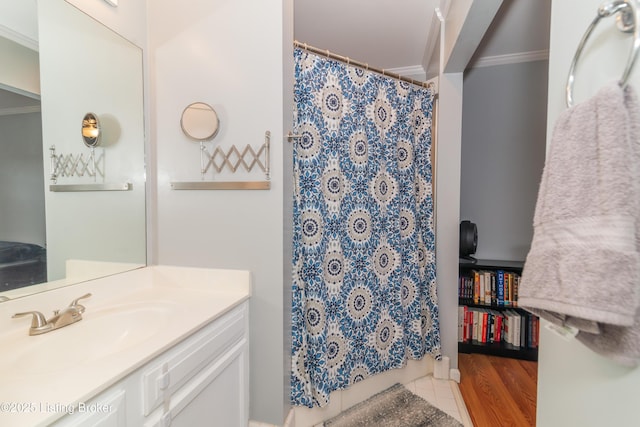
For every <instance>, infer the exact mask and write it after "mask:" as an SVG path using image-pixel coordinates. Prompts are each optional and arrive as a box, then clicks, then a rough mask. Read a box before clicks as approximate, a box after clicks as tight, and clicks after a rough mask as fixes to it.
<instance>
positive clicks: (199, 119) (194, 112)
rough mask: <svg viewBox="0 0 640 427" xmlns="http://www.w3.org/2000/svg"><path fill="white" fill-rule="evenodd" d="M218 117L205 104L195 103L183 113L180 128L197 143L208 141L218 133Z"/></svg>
mask: <svg viewBox="0 0 640 427" xmlns="http://www.w3.org/2000/svg"><path fill="white" fill-rule="evenodd" d="M219 123H220V122H219V121H218V115H217V114H216V112H215V110H214V109H213V108H212V107H211V106H210V105H208V104H205V103H204V102H194V103H193V104H190V105H188V106H187V108H185V109H184V111H183V112H182V118H181V119H180V126H182V131H183V132H184V133H185V135H187V136H188V137H190V138H192V139H195V140H196V141H207V140H210V139H212V138H213V137H214V136H216V133H218V125H219Z"/></svg>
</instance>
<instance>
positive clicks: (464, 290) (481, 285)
mask: <svg viewBox="0 0 640 427" xmlns="http://www.w3.org/2000/svg"><path fill="white" fill-rule="evenodd" d="M519 285H520V275H519V274H518V273H514V272H511V271H506V270H472V271H471V274H470V275H467V276H461V277H460V282H459V283H458V297H459V298H460V302H461V303H464V304H476V305H478V304H479V305H489V306H491V305H493V306H498V307H517V306H518V286H519Z"/></svg>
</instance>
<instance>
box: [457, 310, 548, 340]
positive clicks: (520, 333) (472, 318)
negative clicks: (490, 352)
mask: <svg viewBox="0 0 640 427" xmlns="http://www.w3.org/2000/svg"><path fill="white" fill-rule="evenodd" d="M539 330H540V325H539V319H538V317H536V316H534V315H532V314H529V313H525V312H519V311H516V310H511V309H507V310H502V311H497V310H492V309H489V308H480V307H475V308H474V307H467V306H466V305H462V306H459V307H458V342H468V343H472V344H487V343H506V344H509V345H511V346H513V347H515V348H538V340H539V337H540V335H539V333H540V332H539Z"/></svg>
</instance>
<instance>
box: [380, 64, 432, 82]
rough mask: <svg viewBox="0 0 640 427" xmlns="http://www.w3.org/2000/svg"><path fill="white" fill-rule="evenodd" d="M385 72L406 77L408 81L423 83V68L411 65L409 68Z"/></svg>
mask: <svg viewBox="0 0 640 427" xmlns="http://www.w3.org/2000/svg"><path fill="white" fill-rule="evenodd" d="M385 71H389V72H390V73H394V74H398V75H400V76H403V77H408V78H410V79H414V80H418V81H421V82H423V81H425V80H426V73H425V72H424V68H422V66H421V65H412V66H410V67H398V68H387V69H386V70H385Z"/></svg>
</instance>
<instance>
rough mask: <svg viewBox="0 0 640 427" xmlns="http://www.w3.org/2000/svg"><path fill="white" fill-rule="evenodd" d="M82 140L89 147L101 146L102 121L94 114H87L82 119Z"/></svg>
mask: <svg viewBox="0 0 640 427" xmlns="http://www.w3.org/2000/svg"><path fill="white" fill-rule="evenodd" d="M82 140H83V141H84V145H86V146H87V147H97V146H98V145H100V121H99V120H98V116H96V115H95V114H93V113H87V114H85V115H84V118H83V119H82Z"/></svg>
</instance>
